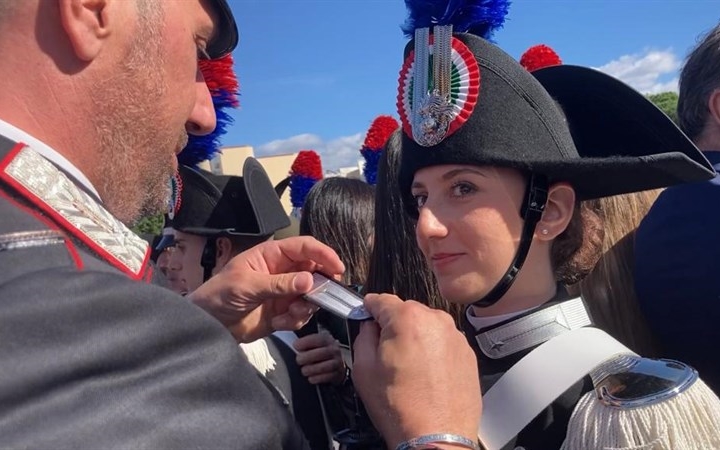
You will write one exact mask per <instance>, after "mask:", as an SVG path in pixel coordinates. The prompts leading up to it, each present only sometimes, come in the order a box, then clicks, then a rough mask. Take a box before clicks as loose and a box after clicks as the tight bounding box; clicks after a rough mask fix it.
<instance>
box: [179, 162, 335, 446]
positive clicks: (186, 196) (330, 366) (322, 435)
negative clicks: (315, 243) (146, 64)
mask: <svg viewBox="0 0 720 450" xmlns="http://www.w3.org/2000/svg"><path fill="white" fill-rule="evenodd" d="M178 176H179V178H180V182H179V183H177V184H178V185H179V186H182V189H181V190H180V193H179V202H178V204H179V205H180V206H179V208H178V210H177V211H175V212H174V214H173V220H172V227H173V232H174V242H175V245H176V249H177V250H176V252H174V253H173V255H172V257H171V260H170V263H169V268H170V269H171V270H170V275H171V277H173V278H177V279H178V280H179V281H180V283H181V285H182V287H183V290H182V291H179V292H178V293H180V294H183V295H185V294H187V293H188V292H193V291H195V290H196V289H197V288H199V287H200V285H201V284H202V283H203V282H204V281H206V280H207V279H209V278H210V277H211V276H213V275H215V274H217V273H218V272H219V271H221V270H222V269H223V267H225V265H226V264H227V263H228V262H229V261H230V259H232V258H234V257H235V256H236V255H238V254H240V253H241V252H243V251H245V250H248V249H250V248H251V247H254V246H256V245H258V244H260V243H262V242H265V241H267V240H268V239H270V238H271V237H272V236H273V234H274V233H275V232H276V231H277V230H280V229H283V228H286V227H287V226H288V224H289V223H290V221H289V218H288V215H287V214H286V213H285V210H284V208H283V206H282V204H281V203H280V198H279V197H278V195H277V192H276V188H274V187H273V185H272V183H271V182H270V179H269V178H268V176H267V174H266V172H265V170H264V169H263V167H262V166H261V165H260V163H259V162H258V161H257V160H256V159H254V158H248V159H246V160H245V163H244V164H243V172H242V176H228V175H215V174H213V173H210V172H207V171H205V170H201V169H192V168H190V167H187V166H180V170H179V174H178ZM283 336H288V335H283ZM290 336H293V335H290ZM238 338H240V339H239V340H240V341H243V340H242V337H241V336H239V337H238ZM295 342H298V343H300V345H302V344H303V343H306V342H309V343H310V344H314V345H306V346H305V347H307V349H305V350H304V351H302V352H299V353H298V355H297V357H298V358H300V359H298V361H301V362H302V363H303V365H302V366H300V365H298V363H297V362H296V354H295V350H294V349H293V347H292V344H293V343H294V342H284V341H283V340H282V339H280V338H279V337H278V336H273V335H271V336H269V337H266V338H264V339H258V340H255V341H253V342H242V343H241V344H240V348H241V350H243V352H244V353H245V355H246V356H247V357H248V360H249V361H250V362H251V363H252V364H253V365H254V366H255V368H256V369H258V371H259V372H260V373H261V374H262V375H263V376H264V377H265V378H266V379H267V380H268V382H269V383H271V384H272V386H273V388H275V389H277V390H278V391H279V392H281V393H282V394H283V396H284V397H285V398H286V399H287V400H288V402H289V405H288V406H289V408H290V410H291V411H293V416H294V417H295V419H296V420H297V421H298V423H299V425H300V427H301V428H302V430H303V433H304V434H305V436H306V437H307V438H308V441H309V442H310V445H311V447H312V448H317V449H322V448H328V442H329V439H328V431H327V430H326V427H325V422H324V420H323V410H322V408H321V406H320V404H319V398H318V395H317V394H318V393H317V391H316V389H315V387H314V386H313V385H311V384H310V382H309V380H308V378H306V377H305V376H304V373H305V372H307V373H309V374H311V375H314V376H318V377H321V379H322V380H324V381H336V382H337V383H341V382H342V381H343V380H344V379H345V367H344V364H343V360H342V357H341V355H340V349H339V346H338V344H337V343H336V342H335V340H334V339H332V337H331V336H330V335H329V334H327V333H325V334H321V335H315V336H314V337H311V336H306V337H303V338H301V339H300V340H298V341H295ZM301 348H303V347H301Z"/></svg>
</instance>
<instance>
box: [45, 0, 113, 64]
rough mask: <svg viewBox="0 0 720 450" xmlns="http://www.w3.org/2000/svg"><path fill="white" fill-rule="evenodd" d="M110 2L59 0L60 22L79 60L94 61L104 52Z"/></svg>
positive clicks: (107, 34) (107, 0)
mask: <svg viewBox="0 0 720 450" xmlns="http://www.w3.org/2000/svg"><path fill="white" fill-rule="evenodd" d="M109 3H110V0H58V6H59V8H60V21H61V22H62V27H63V29H64V30H65V33H66V34H67V36H68V39H69V41H70V44H71V45H72V47H73V50H75V55H76V56H77V57H78V59H80V60H82V61H86V62H90V61H92V60H94V59H95V58H96V57H97V55H98V54H99V53H100V50H102V47H103V45H104V43H105V40H106V38H107V37H108V36H109V35H110V27H109V18H108V16H109V8H108V6H109Z"/></svg>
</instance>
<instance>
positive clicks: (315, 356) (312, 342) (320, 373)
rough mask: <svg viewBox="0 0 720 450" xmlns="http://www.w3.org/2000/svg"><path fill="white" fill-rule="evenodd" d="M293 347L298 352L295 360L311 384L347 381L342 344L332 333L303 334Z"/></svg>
mask: <svg viewBox="0 0 720 450" xmlns="http://www.w3.org/2000/svg"><path fill="white" fill-rule="evenodd" d="M293 347H295V350H297V352H298V353H297V356H296V358H295V360H296V361H297V363H298V365H299V366H300V370H301V371H302V374H303V375H304V376H306V377H307V378H308V381H309V382H310V383H311V384H321V383H333V384H340V383H342V382H343V381H345V362H344V361H343V359H342V354H341V353H340V345H339V344H338V343H337V341H336V340H335V338H333V337H332V336H331V335H330V333H327V332H321V333H315V334H310V335H308V336H303V337H301V338H300V339H298V340H297V341H295V342H294V343H293Z"/></svg>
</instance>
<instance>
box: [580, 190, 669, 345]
mask: <svg viewBox="0 0 720 450" xmlns="http://www.w3.org/2000/svg"><path fill="white" fill-rule="evenodd" d="M660 192H661V190H652V191H643V192H636V193H631V194H623V195H616V196H612V197H605V198H601V199H597V200H591V201H589V202H587V203H588V205H589V206H590V207H591V208H593V209H594V211H595V212H596V213H597V214H598V215H599V216H600V217H601V218H602V220H603V223H604V233H603V238H602V256H601V257H600V259H599V260H598V262H597V264H596V265H595V267H594V268H593V269H592V271H590V273H589V274H588V275H587V276H586V277H585V278H583V279H582V280H581V281H580V282H578V283H575V284H573V285H570V286H568V291H569V292H570V293H571V294H574V295H578V294H579V295H581V296H582V297H583V299H584V300H585V302H586V304H587V306H588V310H589V312H590V315H591V316H592V318H593V321H594V322H595V324H596V325H597V326H598V327H600V328H602V329H603V330H605V331H606V332H608V333H609V334H610V335H612V336H613V337H614V338H615V339H617V340H618V341H620V342H622V343H623V344H624V345H626V346H628V347H629V348H630V349H632V350H633V351H636V352H638V353H640V354H641V355H644V356H650V357H652V356H656V355H657V353H658V350H659V349H658V347H657V343H656V342H655V338H654V337H653V335H652V333H651V332H650V329H649V327H648V325H647V323H646V321H645V318H644V317H643V315H642V313H641V311H640V307H639V306H638V302H637V297H636V295H635V287H634V282H633V265H634V258H635V256H634V244H635V230H636V228H637V226H638V225H639V224H640V222H641V221H642V219H643V217H645V215H646V214H647V212H648V210H649V209H650V207H651V206H652V204H653V202H654V201H655V199H657V197H658V195H660Z"/></svg>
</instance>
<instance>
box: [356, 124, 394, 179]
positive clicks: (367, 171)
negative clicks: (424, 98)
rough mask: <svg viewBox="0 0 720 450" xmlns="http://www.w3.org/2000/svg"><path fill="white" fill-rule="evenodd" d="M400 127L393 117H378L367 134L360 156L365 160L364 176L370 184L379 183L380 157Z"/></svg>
mask: <svg viewBox="0 0 720 450" xmlns="http://www.w3.org/2000/svg"><path fill="white" fill-rule="evenodd" d="M399 127H400V124H399V123H398V121H397V120H395V119H394V118H393V117H391V116H378V117H376V118H375V120H373V122H372V124H371V125H370V128H369V129H368V132H367V134H366V135H365V142H364V143H363V146H362V147H361V148H360V154H362V155H363V158H365V165H364V166H363V176H364V177H365V181H367V183H368V184H371V185H375V184H376V183H377V170H378V162H379V161H380V156H382V152H383V149H384V148H385V144H386V143H387V141H388V139H390V135H391V134H393V132H394V131H395V130H397V129H398V128H399Z"/></svg>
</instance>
